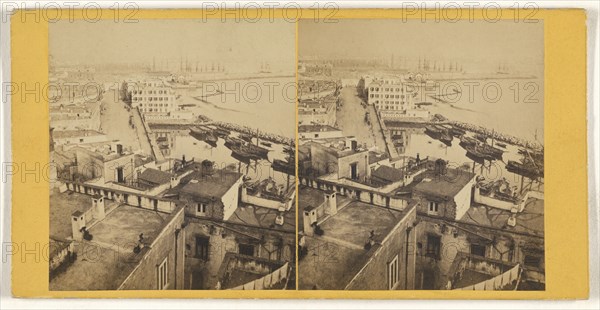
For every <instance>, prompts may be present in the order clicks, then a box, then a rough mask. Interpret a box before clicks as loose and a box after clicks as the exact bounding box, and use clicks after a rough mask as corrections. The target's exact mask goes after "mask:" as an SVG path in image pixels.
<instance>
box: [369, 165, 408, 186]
mask: <svg viewBox="0 0 600 310" xmlns="http://www.w3.org/2000/svg"><path fill="white" fill-rule="evenodd" d="M371 177H372V178H373V177H375V178H379V179H382V180H385V181H388V182H392V183H393V182H398V181H402V179H403V178H404V172H403V171H402V170H400V169H396V168H393V167H390V166H384V165H381V166H379V167H377V169H375V170H374V171H373V172H371Z"/></svg>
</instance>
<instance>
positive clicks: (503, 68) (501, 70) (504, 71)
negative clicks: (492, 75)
mask: <svg viewBox="0 0 600 310" xmlns="http://www.w3.org/2000/svg"><path fill="white" fill-rule="evenodd" d="M508 73H509V72H508V67H507V66H506V64H500V65H498V71H496V74H508Z"/></svg>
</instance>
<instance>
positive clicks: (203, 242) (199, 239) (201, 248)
mask: <svg viewBox="0 0 600 310" xmlns="http://www.w3.org/2000/svg"><path fill="white" fill-rule="evenodd" d="M209 241H210V239H209V238H208V237H204V236H196V258H199V259H203V260H208V245H209Z"/></svg>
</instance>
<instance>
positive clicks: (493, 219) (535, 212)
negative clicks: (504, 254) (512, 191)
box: [459, 198, 544, 238]
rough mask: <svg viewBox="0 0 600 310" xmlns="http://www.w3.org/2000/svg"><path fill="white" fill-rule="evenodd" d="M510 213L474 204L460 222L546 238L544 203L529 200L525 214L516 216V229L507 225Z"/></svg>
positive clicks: (534, 199)
mask: <svg viewBox="0 0 600 310" xmlns="http://www.w3.org/2000/svg"><path fill="white" fill-rule="evenodd" d="M511 214H512V213H511V212H510V211H505V210H501V209H497V208H493V207H488V206H484V205H479V204H473V205H471V207H470V208H469V210H468V211H467V213H466V214H465V215H464V216H463V217H462V218H461V219H460V221H459V222H462V223H468V224H475V225H480V226H485V227H492V228H497V229H502V230H505V231H512V232H516V233H524V234H529V235H533V236H538V237H541V238H543V237H544V201H543V200H540V199H536V198H529V199H528V200H527V202H526V203H525V209H523V212H520V213H517V214H515V217H516V219H517V224H516V226H515V227H511V226H508V225H507V222H508V218H509V217H510V216H511Z"/></svg>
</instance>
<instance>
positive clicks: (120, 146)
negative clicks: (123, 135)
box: [117, 143, 123, 155]
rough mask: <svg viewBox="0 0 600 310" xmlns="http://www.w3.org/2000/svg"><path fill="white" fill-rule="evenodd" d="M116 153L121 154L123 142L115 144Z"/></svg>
mask: <svg viewBox="0 0 600 310" xmlns="http://www.w3.org/2000/svg"><path fill="white" fill-rule="evenodd" d="M117 154H119V155H122V154H123V144H120V143H119V144H117Z"/></svg>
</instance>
